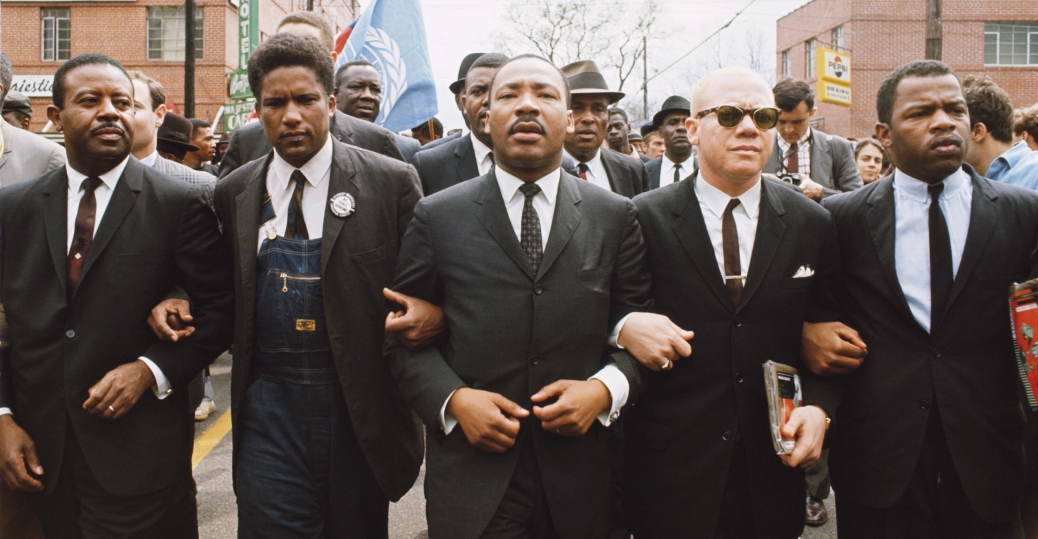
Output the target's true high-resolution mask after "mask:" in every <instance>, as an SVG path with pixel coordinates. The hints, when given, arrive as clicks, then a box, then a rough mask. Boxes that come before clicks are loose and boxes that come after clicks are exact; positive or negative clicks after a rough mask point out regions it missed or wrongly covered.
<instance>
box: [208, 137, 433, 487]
mask: <svg viewBox="0 0 1038 539" xmlns="http://www.w3.org/2000/svg"><path fill="white" fill-rule="evenodd" d="M333 146H334V157H333V160H332V172H331V178H330V181H331V184H329V186H328V193H329V195H334V194H336V193H343V192H345V193H349V194H351V195H353V198H354V199H355V200H356V208H357V209H356V211H355V212H354V213H353V214H351V215H349V216H347V217H345V218H340V217H336V216H335V215H334V214H333V213H331V212H330V211H325V215H324V232H323V239H322V241H321V277H322V282H321V284H322V287H323V290H324V309H325V317H326V318H327V322H328V338H329V341H330V342H331V346H332V354H333V355H334V357H335V366H336V369H337V370H338V373H339V381H340V383H341V385H342V392H343V395H344V396H345V397H346V405H347V407H348V408H349V412H350V418H351V420H352V421H353V427H354V430H355V431H356V433H357V439H358V441H359V442H360V446H361V449H363V451H364V456H365V457H366V458H367V460H368V464H369V465H370V466H371V469H372V471H373V472H374V473H375V478H376V479H377V480H378V482H379V485H380V486H381V487H382V490H383V491H384V492H385V493H386V496H388V497H389V498H390V499H391V500H394V501H396V500H398V499H400V497H401V496H403V495H404V494H405V493H406V492H407V491H408V489H410V488H411V486H412V485H414V481H415V479H416V478H417V477H418V469H419V467H420V466H421V464H422V454H423V452H424V447H423V445H422V438H421V432H422V431H421V423H420V422H419V421H418V420H417V418H416V417H415V415H414V413H413V412H411V410H410V409H409V408H408V406H407V404H406V403H405V402H404V400H403V399H402V398H401V397H400V393H399V391H398V390H397V388H396V384H395V382H394V381H393V379H392V377H391V376H390V373H389V369H388V368H387V366H386V363H385V362H384V361H383V359H382V341H383V333H384V332H383V328H384V324H385V319H386V315H387V314H388V313H389V310H388V308H387V305H386V303H385V300H384V299H383V296H382V289H383V288H384V287H388V286H389V284H390V282H391V281H392V279H393V271H394V269H395V268H396V260H397V249H398V248H399V246H400V238H401V236H403V234H404V230H405V229H406V227H407V223H409V222H410V221H411V215H412V213H413V211H414V205H415V202H417V201H418V199H419V198H420V197H421V196H422V193H421V191H420V190H419V186H418V178H417V177H415V174H414V171H412V170H411V167H409V166H407V165H405V164H403V163H401V162H399V161H396V160H393V159H389V158H387V157H384V156H380V155H378V154H375V153H373V152H369V151H367V150H361V149H358V148H355V147H352V146H348V145H346V144H342V143H339V142H337V141H333ZM273 155H274V154H273V152H271V153H270V154H269V155H268V156H267V158H266V159H262V160H256V161H252V162H251V163H249V164H248V165H246V166H244V167H242V168H240V169H238V170H236V171H235V172H234V173H232V174H231V175H230V176H228V177H227V178H226V179H224V180H223V181H221V182H220V184H219V185H218V186H217V188H216V210H217V213H218V214H219V216H220V220H221V222H222V223H223V226H224V237H225V239H226V240H227V242H228V244H229V246H228V248H230V249H232V250H233V253H234V267H235V270H236V273H235V279H234V291H235V298H236V299H235V306H236V312H237V318H236V323H235V331H234V336H235V338H234V369H233V371H232V374H231V376H232V378H231V412H232V413H233V414H234V419H235V420H238V415H237V412H238V410H239V409H240V408H241V405H242V400H243V399H244V397H245V391H246V390H247V389H248V386H249V384H250V382H251V381H252V373H251V367H252V353H253V344H254V342H255V333H254V328H255V320H256V315H255V296H256V253H257V248H256V242H257V235H258V233H259V227H260V209H261V207H262V204H263V194H264V193H266V178H267V167H268V166H269V165H270V161H271V160H272V159H273ZM236 464H241V463H236Z"/></svg>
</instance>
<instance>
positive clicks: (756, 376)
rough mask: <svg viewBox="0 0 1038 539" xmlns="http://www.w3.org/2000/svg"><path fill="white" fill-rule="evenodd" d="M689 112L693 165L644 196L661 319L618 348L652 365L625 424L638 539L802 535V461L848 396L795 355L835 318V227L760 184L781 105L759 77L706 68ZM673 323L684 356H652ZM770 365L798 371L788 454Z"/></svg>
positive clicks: (808, 206)
mask: <svg viewBox="0 0 1038 539" xmlns="http://www.w3.org/2000/svg"><path fill="white" fill-rule="evenodd" d="M691 112H692V115H691V117H690V118H689V119H688V121H687V122H686V125H687V127H688V133H689V137H690V140H691V142H692V144H694V145H696V146H698V148H699V154H698V155H699V167H700V168H699V170H698V172H697V173H696V174H693V175H692V176H690V177H688V178H686V179H684V180H682V181H680V182H677V183H672V184H670V185H666V186H664V187H661V188H659V189H656V190H653V191H650V192H648V193H645V194H643V195H640V196H638V197H636V198H635V199H634V202H635V205H637V206H638V212H639V217H638V220H639V222H640V224H641V226H642V231H643V235H644V238H645V243H646V247H647V252H648V257H649V264H650V268H651V271H652V278H653V291H654V294H655V314H649V313H638V314H633V315H631V316H630V317H628V318H627V320H626V321H625V323H624V325H623V328H622V330H621V331H620V335H619V337H618V339H617V343H618V344H619V345H620V346H623V347H624V348H626V349H627V350H628V351H629V352H630V353H631V354H632V355H634V356H635V357H636V358H637V359H638V360H639V361H640V362H642V364H643V366H645V367H647V368H648V369H651V370H652V371H655V372H647V373H645V374H646V377H645V378H646V379H645V380H644V381H645V384H646V386H645V390H644V393H643V394H642V395H641V397H640V399H639V400H638V401H637V402H636V403H635V405H634V406H633V407H632V408H631V410H630V411H629V412H628V415H627V418H626V421H627V423H626V424H625V427H624V435H625V440H626V448H625V457H624V458H625V461H624V467H623V481H624V512H625V516H626V517H627V519H628V521H627V524H628V528H629V529H630V530H631V532H633V533H634V536H635V537H703V538H735V537H738V538H743V537H759V538H774V539H795V538H796V537H798V536H799V535H800V533H801V531H802V530H803V528H804V507H805V505H804V494H803V493H804V471H803V470H802V467H804V466H806V465H808V464H809V463H811V462H812V461H814V460H816V459H818V457H819V454H820V453H821V450H822V441H823V439H824V437H825V431H826V428H827V425H828V414H827V413H828V412H829V411H832V410H834V409H835V406H836V404H837V400H838V398H837V394H838V393H837V392H836V390H835V387H834V381H833V379H832V378H819V377H816V376H815V375H813V374H812V373H811V372H810V371H808V370H807V369H806V368H804V366H803V364H802V363H801V360H800V333H801V328H802V325H803V323H804V321H805V320H811V321H817V320H829V319H832V315H831V314H829V313H832V312H834V306H832V305H830V302H828V301H827V299H826V298H828V295H827V294H826V293H825V292H826V290H827V288H828V284H829V283H830V282H831V281H832V279H833V277H834V274H835V270H836V268H837V266H838V263H839V255H838V252H837V249H836V230H835V228H834V226H833V223H832V219H831V218H830V217H829V214H828V213H827V212H826V211H825V210H823V209H822V208H821V207H820V206H819V205H817V204H815V203H813V202H811V201H809V200H808V199H806V198H804V197H803V196H801V195H800V194H798V193H797V192H796V191H795V190H793V189H790V188H789V187H788V186H786V185H783V184H782V183H780V182H777V181H773V180H768V179H763V178H762V174H761V170H762V169H763V167H764V164H765V163H766V162H767V160H768V157H769V155H770V154H771V151H772V148H773V145H774V137H775V132H774V130H773V128H774V127H775V124H776V123H777V120H778V115H779V111H778V109H776V108H775V107H774V100H773V97H772V94H771V89H770V88H769V87H768V85H767V84H766V83H765V82H764V80H763V79H762V78H761V77H760V75H758V74H756V73H754V72H753V71H750V70H748V69H745V68H727V69H721V70H718V71H715V72H713V73H711V74H709V75H707V76H706V77H704V78H703V79H702V80H701V81H700V82H699V83H698V84H697V85H696V87H695V89H694V90H693V92H692V99H691ZM668 317H669V320H668ZM675 325H676V326H677V327H681V328H685V329H688V330H691V331H693V332H695V337H694V338H693V339H692V341H691V344H692V345H693V348H694V351H692V356H691V357H689V358H688V359H681V357H680V356H681V355H685V356H688V352H689V350H688V347H687V345H686V346H684V350H683V351H682V350H680V349H679V348H678V347H677V346H675V347H674V348H673V349H671V350H667V351H664V352H662V353H658V352H655V351H657V350H659V339H658V337H657V336H658V335H663V334H668V333H670V331H669V330H668V328H671V327H672V326H675ZM768 360H773V361H775V362H778V363H783V364H786V365H790V366H793V367H795V368H797V369H798V370H799V371H800V381H801V388H802V395H803V406H802V407H799V408H796V409H795V410H794V411H793V412H792V414H791V415H790V418H789V422H788V423H787V425H786V427H785V428H783V435H784V436H785V437H786V438H787V439H790V440H796V446H795V449H794V450H793V451H792V452H791V453H790V454H787V455H776V453H775V449H774V446H773V444H772V441H771V430H770V425H769V421H768V404H767V399H766V391H765V386H764V374H763V371H762V364H763V363H764V362H765V361H768Z"/></svg>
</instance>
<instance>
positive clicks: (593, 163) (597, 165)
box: [562, 148, 605, 178]
mask: <svg viewBox="0 0 1038 539" xmlns="http://www.w3.org/2000/svg"><path fill="white" fill-rule="evenodd" d="M562 154H563V155H565V156H566V157H569V158H570V159H572V160H573V161H575V162H576V163H577V164H578V165H580V164H581V163H582V161H581V160H580V159H577V158H576V157H573V155H572V154H570V153H569V152H568V151H566V150H565V149H563V150H562ZM583 164H585V165H587V169H588V173H589V174H591V176H592V177H595V178H597V177H598V175H597V174H595V171H596V170H604V168H605V165H603V164H602V149H601V148H599V149H598V150H595V156H594V157H592V158H591V159H588V160H587V161H583Z"/></svg>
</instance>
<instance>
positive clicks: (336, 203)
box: [331, 193, 356, 217]
mask: <svg viewBox="0 0 1038 539" xmlns="http://www.w3.org/2000/svg"><path fill="white" fill-rule="evenodd" d="M355 205H356V201H355V200H353V195H351V194H349V193H339V194H337V195H335V196H333V197H332V200H331V209H332V213H334V214H335V216H336V217H348V216H349V215H350V214H351V213H353V209H354V207H355Z"/></svg>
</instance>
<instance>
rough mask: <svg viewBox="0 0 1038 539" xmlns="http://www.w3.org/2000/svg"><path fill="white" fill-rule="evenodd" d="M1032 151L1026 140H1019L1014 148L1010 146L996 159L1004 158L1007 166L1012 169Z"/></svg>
mask: <svg viewBox="0 0 1038 539" xmlns="http://www.w3.org/2000/svg"><path fill="white" fill-rule="evenodd" d="M1030 153H1031V148H1030V147H1029V146H1027V143H1026V142H1024V141H1022V140H1021V141H1020V142H1017V143H1016V144H1014V145H1013V147H1012V148H1009V149H1008V150H1006V151H1005V153H1003V154H1002V155H1000V156H998V157H996V158H995V161H998V160H1002V161H1004V162H1005V164H1006V168H1008V169H1012V168H1013V167H1015V166H1016V164H1017V163H1019V162H1020V160H1021V159H1023V158H1025V157H1027V156H1028V155H1029V154H1030Z"/></svg>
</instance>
